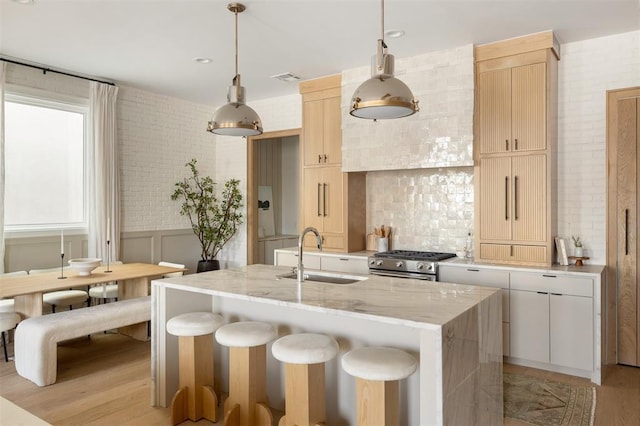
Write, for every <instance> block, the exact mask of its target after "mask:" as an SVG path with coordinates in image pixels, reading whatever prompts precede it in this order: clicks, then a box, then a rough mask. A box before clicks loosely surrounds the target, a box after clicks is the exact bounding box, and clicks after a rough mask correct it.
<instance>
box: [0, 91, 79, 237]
mask: <svg viewBox="0 0 640 426" xmlns="http://www.w3.org/2000/svg"><path fill="white" fill-rule="evenodd" d="M87 114H88V101H87V100H86V99H76V98H69V97H61V96H60V95H56V94H49V93H41V92H33V91H29V92H23V91H19V90H17V89H16V90H12V88H9V90H7V93H6V95H5V200H4V204H5V230H6V231H9V232H10V231H39V230H50V229H56V230H59V229H60V228H77V229H86V227H87V220H86V208H85V206H86V203H85V201H86V198H87V197H86V187H87V185H86V181H87V180H86V158H87V156H86V146H87V145H86V142H85V140H86V135H87V131H86V125H87Z"/></svg>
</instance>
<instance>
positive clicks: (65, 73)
mask: <svg viewBox="0 0 640 426" xmlns="http://www.w3.org/2000/svg"><path fill="white" fill-rule="evenodd" d="M0 61H5V62H8V63H10V64H16V65H22V66H24V67H29V68H35V69H38V70H42V73H43V74H46V73H48V72H53V73H56V74H62V75H67V76H69V77H75V78H81V79H83V80H89V81H95V82H98V83H103V84H108V85H110V86H115V85H116V84H115V83H112V82H110V81H104V80H98V79H97V78H91V77H85V76H82V75H77V74H71V73H69V72H64V71H57V70H54V69H51V68H45V67H42V66H39V65H33V64H27V63H24V62H20V61H15V60H13V59H7V58H2V57H0Z"/></svg>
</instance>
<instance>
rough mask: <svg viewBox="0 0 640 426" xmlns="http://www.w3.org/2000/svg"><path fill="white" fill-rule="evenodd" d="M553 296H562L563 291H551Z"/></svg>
mask: <svg viewBox="0 0 640 426" xmlns="http://www.w3.org/2000/svg"><path fill="white" fill-rule="evenodd" d="M551 295H552V296H562V293H551Z"/></svg>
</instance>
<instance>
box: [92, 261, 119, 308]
mask: <svg viewBox="0 0 640 426" xmlns="http://www.w3.org/2000/svg"><path fill="white" fill-rule="evenodd" d="M110 265H122V261H120V260H115V261H113V262H111V263H110ZM102 266H106V263H104V262H103V263H102ZM89 297H90V299H89V305H91V300H92V299H96V301H99V302H100V303H106V302H107V301H108V300H116V301H117V300H118V282H117V281H112V282H109V283H103V284H96V285H95V286H93V287H90V288H89Z"/></svg>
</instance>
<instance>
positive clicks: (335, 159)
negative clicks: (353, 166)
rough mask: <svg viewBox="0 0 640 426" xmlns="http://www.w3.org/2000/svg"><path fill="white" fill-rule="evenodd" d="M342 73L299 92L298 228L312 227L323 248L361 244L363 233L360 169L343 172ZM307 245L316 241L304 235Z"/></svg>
mask: <svg viewBox="0 0 640 426" xmlns="http://www.w3.org/2000/svg"><path fill="white" fill-rule="evenodd" d="M341 84H342V81H341V76H340V75H336V76H330V77H325V78H320V79H316V80H309V81H305V82H303V83H301V84H300V93H301V94H302V128H303V140H302V145H301V146H302V155H301V158H302V162H301V168H302V170H301V174H300V175H301V176H302V181H303V184H302V185H301V190H302V194H301V196H300V200H302V203H301V204H302V206H301V209H300V229H301V230H302V229H304V228H305V227H307V226H313V227H314V228H316V229H317V230H318V231H319V232H320V234H321V236H322V244H323V250H328V251H337V252H350V251H358V250H363V249H364V245H365V233H366V229H365V228H366V207H365V206H366V181H365V174H364V173H343V172H342V111H341V90H342V89H341ZM304 245H305V247H308V248H314V247H315V246H316V241H315V237H314V236H313V235H311V234H309V235H307V237H306V238H305V242H304Z"/></svg>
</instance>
